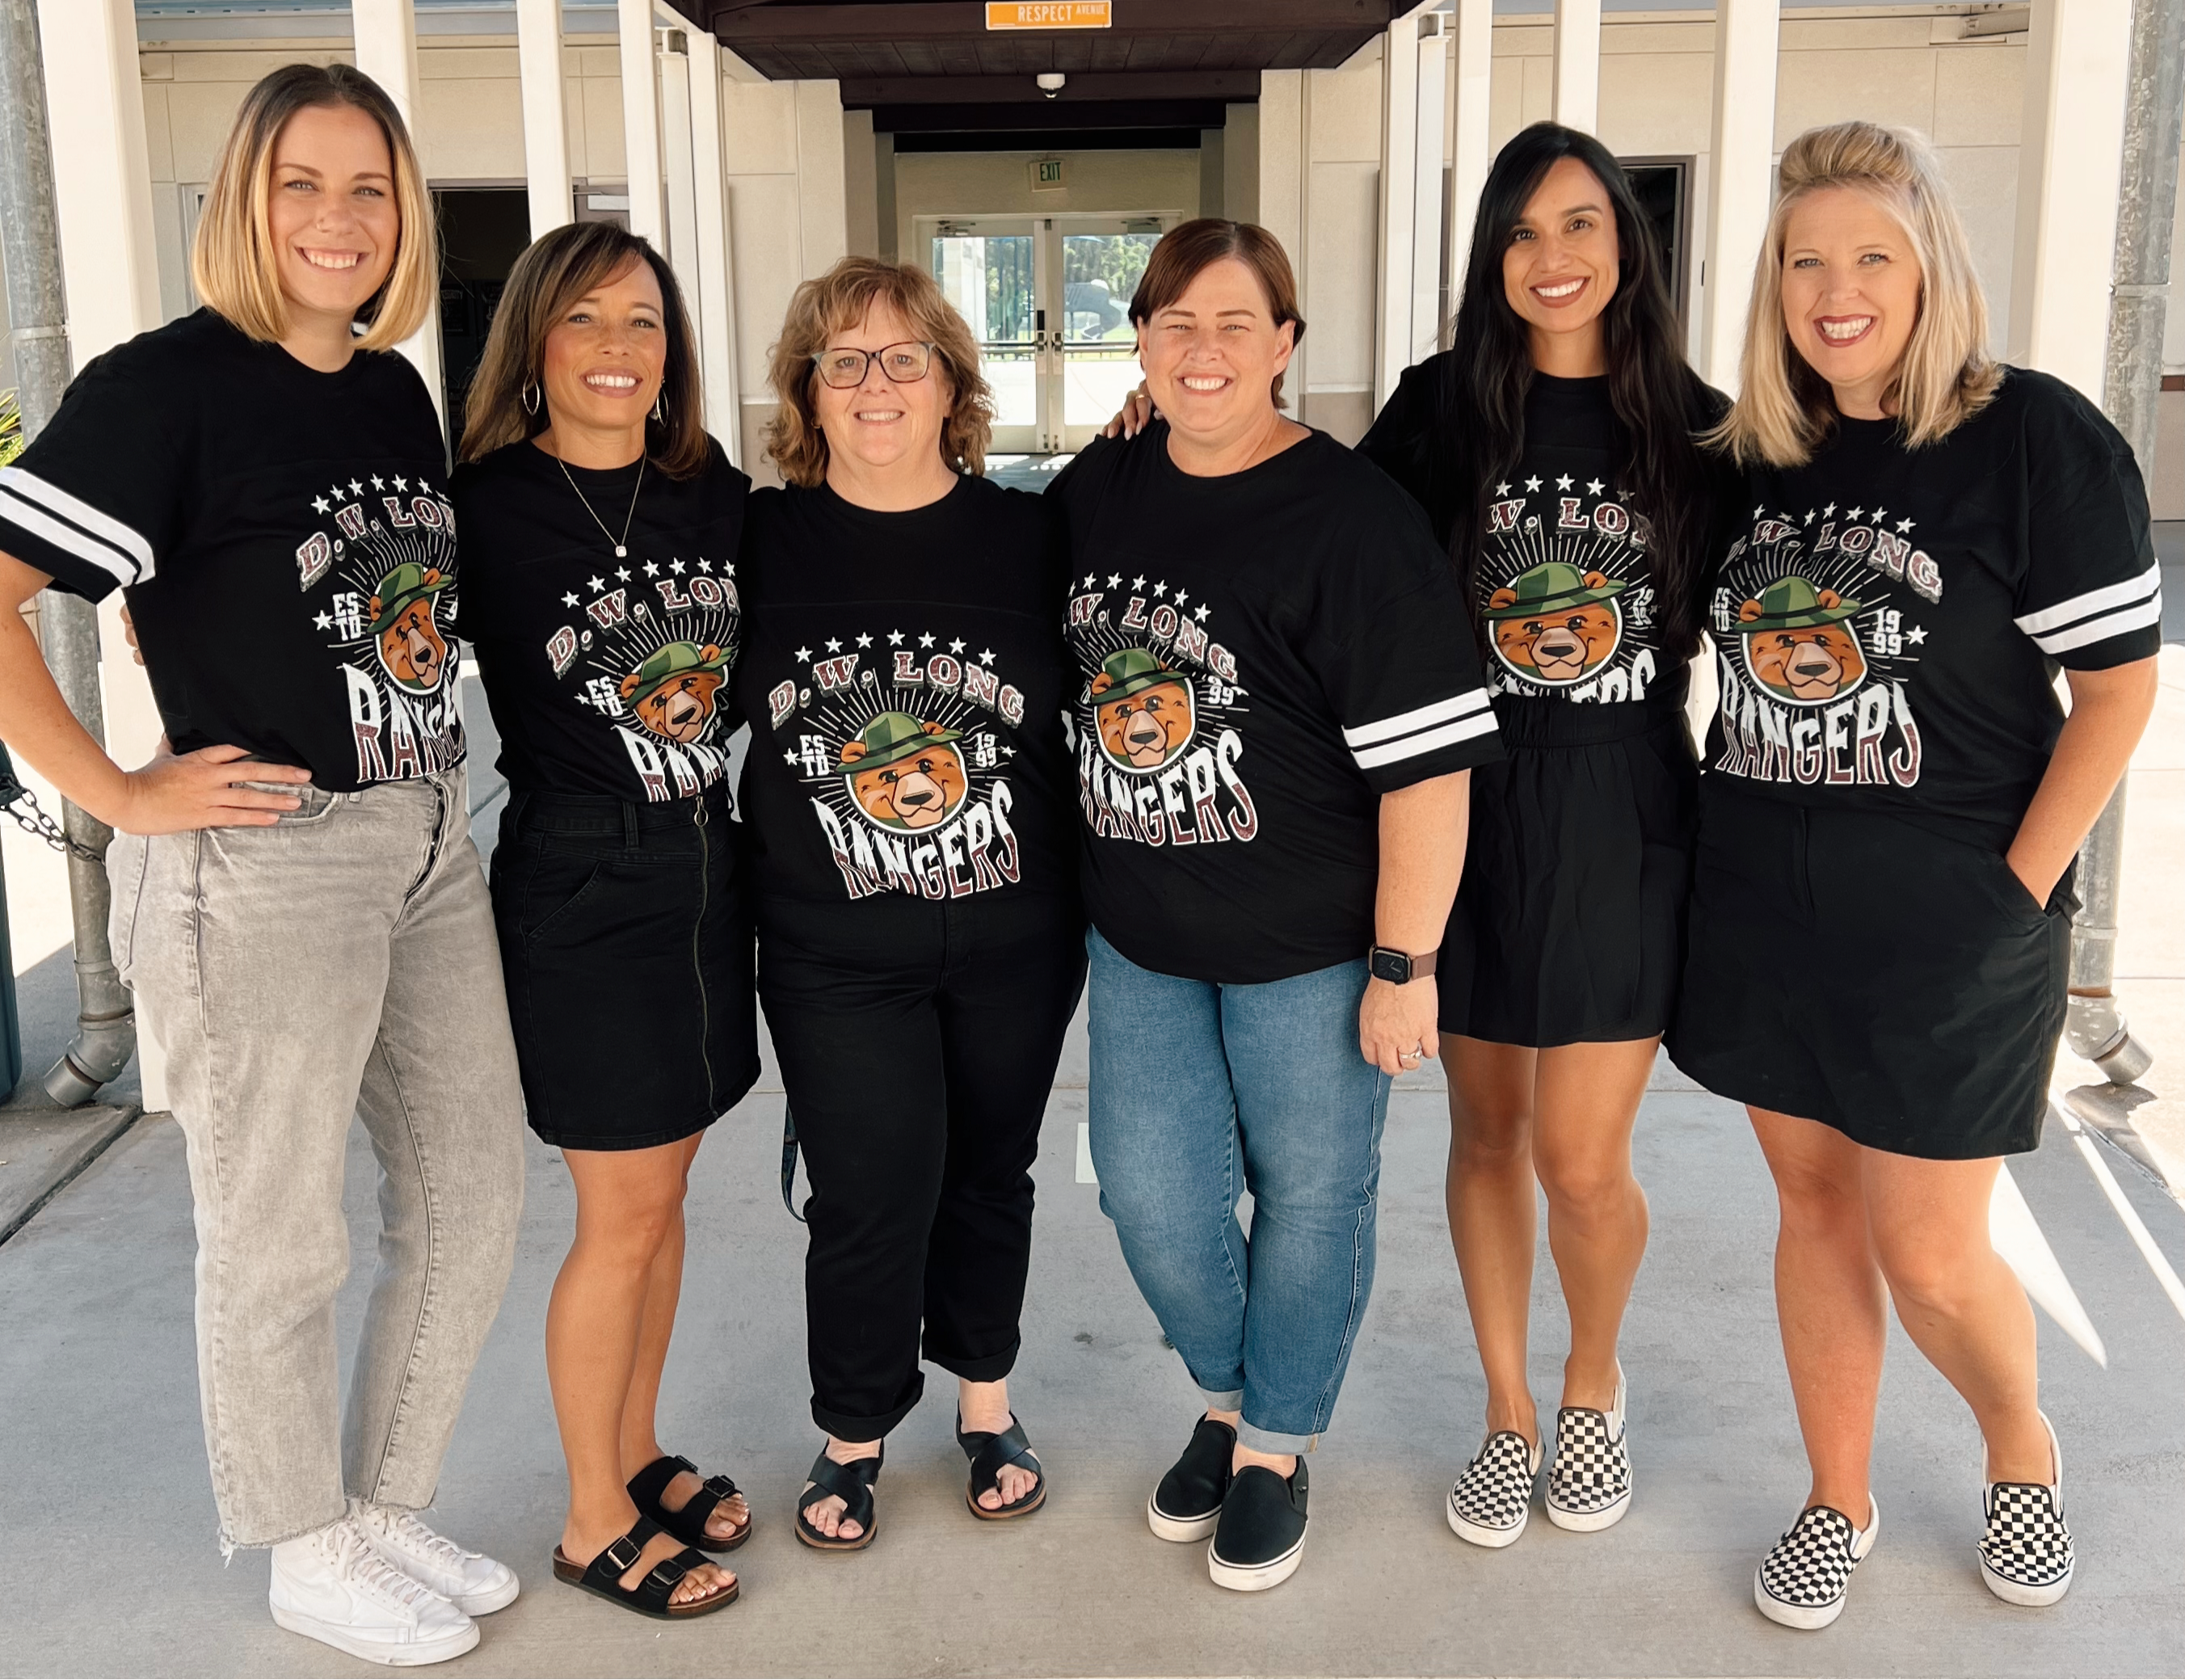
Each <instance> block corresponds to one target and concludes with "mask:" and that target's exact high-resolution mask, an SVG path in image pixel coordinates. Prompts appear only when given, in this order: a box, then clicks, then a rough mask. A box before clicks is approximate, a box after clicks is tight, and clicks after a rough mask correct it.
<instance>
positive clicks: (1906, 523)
mask: <svg viewBox="0 0 2185 1680" xmlns="http://www.w3.org/2000/svg"><path fill="white" fill-rule="evenodd" d="M1911 528H1912V522H1911V521H1910V520H1908V519H1900V520H1898V521H1897V531H1898V533H1900V534H1901V533H1903V532H1906V531H1909V530H1910V529H1911Z"/></svg>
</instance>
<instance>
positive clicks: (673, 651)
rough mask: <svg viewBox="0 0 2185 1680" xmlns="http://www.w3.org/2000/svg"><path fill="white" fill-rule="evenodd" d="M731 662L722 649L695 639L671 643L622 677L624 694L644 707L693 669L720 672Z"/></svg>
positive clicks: (629, 699)
mask: <svg viewBox="0 0 2185 1680" xmlns="http://www.w3.org/2000/svg"><path fill="white" fill-rule="evenodd" d="M728 662H729V656H728V655H727V654H725V653H724V652H722V651H721V650H720V649H718V648H717V647H713V646H712V645H707V646H705V647H700V646H699V645H697V643H696V642H670V643H668V645H667V646H666V647H662V648H656V649H654V650H652V651H651V653H649V654H647V655H645V662H644V663H643V664H641V665H640V666H639V667H637V669H636V670H634V671H633V672H631V673H629V676H627V677H625V678H623V679H622V697H623V700H627V701H628V702H629V704H630V705H632V706H641V705H643V704H644V703H645V700H647V699H648V698H649V697H651V695H654V694H657V692H658V691H659V690H661V689H664V688H666V687H667V686H668V684H670V683H672V682H673V681H674V680H675V679H676V678H678V677H682V676H687V675H688V674H689V673H691V672H693V671H719V670H720V669H721V668H722V667H724V666H725V665H727V664H728Z"/></svg>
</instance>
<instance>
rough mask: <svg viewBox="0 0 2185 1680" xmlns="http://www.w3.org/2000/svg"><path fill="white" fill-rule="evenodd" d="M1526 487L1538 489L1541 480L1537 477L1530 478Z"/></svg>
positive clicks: (1526, 482)
mask: <svg viewBox="0 0 2185 1680" xmlns="http://www.w3.org/2000/svg"><path fill="white" fill-rule="evenodd" d="M1525 488H1527V489H1528V490H1537V489H1539V488H1540V480H1539V479H1537V478H1528V479H1527V480H1526V481H1525Z"/></svg>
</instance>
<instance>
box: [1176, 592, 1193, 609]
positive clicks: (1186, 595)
mask: <svg viewBox="0 0 2185 1680" xmlns="http://www.w3.org/2000/svg"><path fill="white" fill-rule="evenodd" d="M1190 599H1191V592H1190V591H1189V590H1188V589H1178V590H1177V591H1176V605H1177V606H1182V605H1183V604H1184V602H1186V601H1188V600H1190Z"/></svg>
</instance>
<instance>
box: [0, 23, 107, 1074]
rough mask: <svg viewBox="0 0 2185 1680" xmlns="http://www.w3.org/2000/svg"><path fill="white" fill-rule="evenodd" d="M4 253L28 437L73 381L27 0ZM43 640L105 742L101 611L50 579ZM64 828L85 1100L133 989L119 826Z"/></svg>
mask: <svg viewBox="0 0 2185 1680" xmlns="http://www.w3.org/2000/svg"><path fill="white" fill-rule="evenodd" d="M0 134H4V135H5V136H7V137H8V143H7V144H6V145H4V146H0V261H4V262H5V263H6V265H7V276H8V320H9V321H10V322H11V323H13V326H14V330H13V331H12V332H10V333H9V334H8V338H9V341H10V343H11V344H12V345H13V347H14V353H15V371H16V382H17V385H18V387H19V389H20V398H19V400H20V403H21V405H22V411H23V439H24V441H25V443H26V444H27V443H28V442H30V441H31V439H32V438H36V436H37V434H38V433H40V432H42V430H44V429H45V424H46V422H47V421H48V420H50V419H52V418H53V410H55V409H56V408H58V407H59V406H60V400H61V393H63V392H64V391H65V390H66V389H67V388H68V383H69V377H70V358H69V342H68V325H67V321H68V310H67V304H66V302H65V298H64V293H63V292H62V289H61V264H60V227H59V220H58V219H57V218H56V216H55V215H54V210H53V150H52V145H51V142H50V141H49V139H48V131H47V126H46V98H45V80H44V75H43V64H42V59H41V58H40V56H39V52H38V24H37V14H36V9H35V4H34V0H0ZM38 640H39V644H40V646H41V647H42V650H43V651H44V653H45V656H46V663H47V664H48V666H50V667H52V668H53V680H54V682H55V683H56V684H59V687H60V691H61V696H62V698H63V699H64V700H67V701H68V705H69V710H70V711H71V712H75V715H76V717H77V719H78V721H80V722H81V723H82V724H83V727H84V728H86V729H87V730H89V731H90V732H91V738H92V740H95V741H98V743H100V745H104V744H105V740H106V717H105V707H104V706H103V702H102V701H101V700H100V697H99V686H98V608H97V607H95V606H92V604H91V603H90V602H89V601H87V600H83V599H82V598H81V596H78V595H72V594H65V593H64V592H63V591H61V590H59V589H48V590H46V591H45V592H44V593H43V594H41V595H40V596H39V598H38ZM62 826H63V827H64V829H66V830H67V832H68V836H69V838H70V840H73V841H75V843H76V845H78V846H82V847H85V848H86V849H87V851H88V852H89V853H90V854H91V855H89V856H86V855H83V854H82V853H79V852H77V851H73V850H72V851H70V853H69V862H68V868H69V901H70V908H71V910H72V911H73V913H74V915H75V983H76V996H77V999H78V1007H77V1014H76V1032H75V1038H74V1039H73V1040H72V1041H70V1044H69V1047H68V1051H67V1052H66V1053H65V1054H64V1056H62V1058H61V1059H60V1060H59V1061H58V1062H56V1063H54V1064H53V1069H52V1071H51V1072H49V1073H48V1074H47V1075H46V1079H45V1086H46V1090H47V1091H48V1094H49V1095H51V1096H52V1097H53V1100H54V1101H55V1102H59V1104H60V1105H61V1106H62V1107H63V1108H76V1107H79V1106H80V1105H81V1104H83V1103H85V1102H89V1101H90V1100H91V1099H92V1097H95V1096H96V1095H98V1088H99V1087H100V1086H103V1085H104V1084H105V1083H106V1082H107V1081H108V1080H111V1079H113V1078H114V1077H115V1075H116V1074H120V1071H121V1070H122V1069H123V1068H125V1067H126V1066H127V1065H128V1062H129V1058H130V1057H131V1054H132V1053H134V1052H135V1050H136V1047H137V1019H136V1013H135V1009H134V1006H133V1005H132V1003H131V999H130V995H129V988H128V987H126V985H122V983H121V976H120V974H119V973H118V972H117V971H116V970H115V966H114V953H113V951H112V948H111V947H110V946H109V944H108V940H107V907H108V904H109V901H110V898H111V893H110V891H109V888H108V885H107V879H106V864H105V857H106V846H107V842H108V841H109V840H112V839H113V838H114V831H113V830H112V829H109V828H108V827H107V826H106V824H105V823H102V822H99V821H98V819H97V818H94V817H92V816H91V815H90V814H88V813H87V812H83V811H80V810H78V809H77V808H76V807H75V806H74V805H70V804H64V807H63V809H62Z"/></svg>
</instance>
